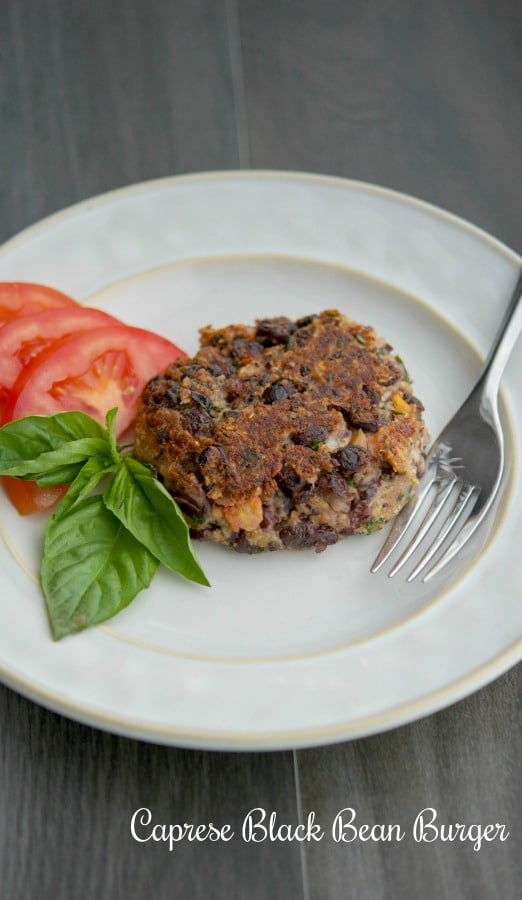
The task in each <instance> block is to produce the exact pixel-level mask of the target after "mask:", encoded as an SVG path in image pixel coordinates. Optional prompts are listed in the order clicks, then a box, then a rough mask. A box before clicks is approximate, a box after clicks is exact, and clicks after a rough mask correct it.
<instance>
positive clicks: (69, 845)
mask: <svg viewBox="0 0 522 900" xmlns="http://www.w3.org/2000/svg"><path fill="white" fill-rule="evenodd" d="M0 723H1V734H2V740H1V744H0V785H1V791H0V873H1V880H2V889H1V894H2V897H5V898H9V900H28V898H32V897H38V898H42V900H47V898H49V900H51V898H53V900H54V898H56V900H71V898H73V897H74V898H75V897H79V898H82V900H83V898H86V900H90V898H93V900H94V898H99V897H107V898H109V897H110V898H113V897H114V898H116V897H122V898H123V897H129V898H146V897H149V896H154V897H155V898H159V900H170V898H171V897H180V898H182V897H183V898H185V897H187V898H195V900H196V898H198V900H199V898H201V900H203V898H208V897H209V896H211V897H217V898H228V897H252V898H254V900H257V898H259V900H261V898H265V897H267V896H273V897H283V896H284V897H288V898H289V900H298V898H301V897H302V887H301V860H300V854H299V847H298V846H297V845H296V844H292V845H285V844H270V843H264V844H253V843H246V842H244V841H243V840H241V838H240V834H241V825H242V821H243V819H244V817H245V816H246V814H247V813H248V811H249V810H250V809H253V808H254V807H257V806H264V807H265V808H266V809H274V810H276V811H278V813H279V816H280V817H281V820H283V819H286V820H287V821H293V822H296V821H297V818H298V811H297V804H296V796H295V785H294V770H293V760H292V754H291V753H263V754H232V753H207V752H195V751H194V752H193V751H188V750H177V749H175V748H170V747H161V746H156V745H154V744H145V743H140V742H138V741H133V740H127V739H125V738H119V737H115V736H112V735H109V734H105V733H104V732H101V731H98V730H96V729H92V728H88V727H87V726H83V725H79V724H77V723H75V722H70V721H68V720H66V719H64V718H62V717H61V716H57V715H55V714H53V713H50V712H47V711H45V710H43V709H41V708H40V707H38V706H36V705H35V704H33V703H30V702H29V701H27V700H24V699H23V698H21V697H18V696H16V695H15V694H14V693H12V692H10V691H8V690H7V689H6V688H3V687H0ZM142 807H147V808H149V809H150V810H151V812H152V813H153V822H152V824H156V823H163V824H166V825H167V826H169V825H171V824H175V823H179V824H183V823H184V822H187V823H194V824H200V823H208V822H213V823H214V824H215V825H217V826H221V825H223V824H230V825H231V826H232V828H233V830H234V832H235V835H236V836H235V838H234V839H233V840H232V841H231V842H230V843H223V842H219V843H209V842H206V843H197V842H192V843H191V842H189V841H188V840H184V841H182V842H180V843H178V844H176V845H175V847H174V849H173V851H172V852H170V851H169V849H168V845H165V844H163V843H160V842H156V843H154V842H153V841H149V842H146V843H141V844H140V843H137V842H136V841H135V840H134V839H133V838H132V836H131V832H130V824H131V818H132V815H133V813H134V812H135V811H136V810H138V809H140V808H142ZM149 833H150V829H149ZM141 834H143V835H145V829H143V830H141ZM282 885H284V892H281V888H282Z"/></svg>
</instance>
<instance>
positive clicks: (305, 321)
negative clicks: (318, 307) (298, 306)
mask: <svg viewBox="0 0 522 900" xmlns="http://www.w3.org/2000/svg"><path fill="white" fill-rule="evenodd" d="M316 319H317V316H316V315H315V313H313V314H312V315H311V316H301V318H300V319H297V320H296V323H295V324H296V325H297V327H298V328H306V326H307V325H311V323H312V322H315V320H316Z"/></svg>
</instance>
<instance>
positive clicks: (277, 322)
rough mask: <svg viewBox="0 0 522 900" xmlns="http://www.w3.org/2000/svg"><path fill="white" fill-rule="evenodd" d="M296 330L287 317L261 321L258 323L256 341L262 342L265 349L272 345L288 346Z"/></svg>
mask: <svg viewBox="0 0 522 900" xmlns="http://www.w3.org/2000/svg"><path fill="white" fill-rule="evenodd" d="M295 329H296V326H295V324H294V323H293V322H291V321H290V319H287V318H286V316H276V317H275V318H273V319H261V320H260V321H259V322H258V323H257V327H256V339H257V340H258V341H261V343H262V344H263V346H265V347H269V346H271V345H272V344H286V343H287V342H288V340H289V338H290V335H291V334H293V332H294V331H295Z"/></svg>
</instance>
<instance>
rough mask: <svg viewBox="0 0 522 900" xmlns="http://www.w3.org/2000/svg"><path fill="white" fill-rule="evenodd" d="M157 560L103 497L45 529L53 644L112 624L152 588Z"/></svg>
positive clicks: (43, 572) (45, 577) (45, 575)
mask: <svg viewBox="0 0 522 900" xmlns="http://www.w3.org/2000/svg"><path fill="white" fill-rule="evenodd" d="M157 566H158V563H157V560H156V559H155V558H154V556H153V555H152V553H150V551H149V550H147V548H146V547H144V546H143V544H141V543H140V542H139V541H137V540H136V539H135V538H134V537H133V535H132V534H130V532H129V531H127V529H126V528H125V527H124V526H123V525H122V523H121V522H120V521H119V520H118V519H117V518H116V517H115V516H114V515H113V514H112V513H111V512H110V510H108V509H107V507H106V506H105V504H104V502H103V499H102V496H101V495H100V494H98V495H95V496H94V497H90V498H88V499H86V500H82V501H81V502H80V503H78V505H77V506H75V507H74V508H72V509H71V510H70V511H69V512H68V514H67V515H64V516H62V517H58V518H57V517H55V516H53V517H52V518H51V519H50V520H49V522H48V524H47V528H46V533H45V544H44V555H43V560H42V567H41V579H42V587H43V591H44V595H45V599H46V604H47V611H48V614H49V620H50V623H51V630H52V633H53V637H54V639H55V640H59V639H60V638H62V637H64V636H65V635H67V634H72V633H74V632H77V631H81V630H83V629H84V628H87V627H88V626H89V625H96V624H98V623H100V622H104V621H105V620H106V619H109V618H111V616H114V615H115V614H116V613H117V612H119V611H120V610H121V609H123V608H124V607H126V606H128V604H129V603H130V602H131V600H133V598H134V597H135V596H136V594H137V593H139V591H141V590H142V589H143V588H145V587H148V585H149V584H150V582H151V579H152V577H153V575H154V573H155V571H156V568H157Z"/></svg>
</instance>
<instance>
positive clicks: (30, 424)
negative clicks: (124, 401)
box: [0, 412, 107, 466]
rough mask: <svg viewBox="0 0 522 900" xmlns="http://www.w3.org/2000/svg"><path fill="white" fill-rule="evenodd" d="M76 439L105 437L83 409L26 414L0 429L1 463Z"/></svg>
mask: <svg viewBox="0 0 522 900" xmlns="http://www.w3.org/2000/svg"><path fill="white" fill-rule="evenodd" d="M79 438H105V439H106V438H107V432H106V431H105V429H104V428H103V427H102V426H101V425H100V424H99V422H96V420H95V419H93V418H91V416H88V415H87V414H86V413H83V412H63V413H56V414H55V415H52V416H26V417H25V418H23V419H15V421H14V422H8V423H7V425H3V426H2V427H1V428H0V465H1V466H4V465H8V464H10V463H11V462H13V461H14V460H17V461H18V462H20V461H22V460H25V459H35V458H36V457H37V456H39V455H40V454H41V453H47V452H48V451H49V450H57V449H58V448H59V447H62V446H63V445H64V444H68V443H69V442H70V441H76V440H79Z"/></svg>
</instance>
